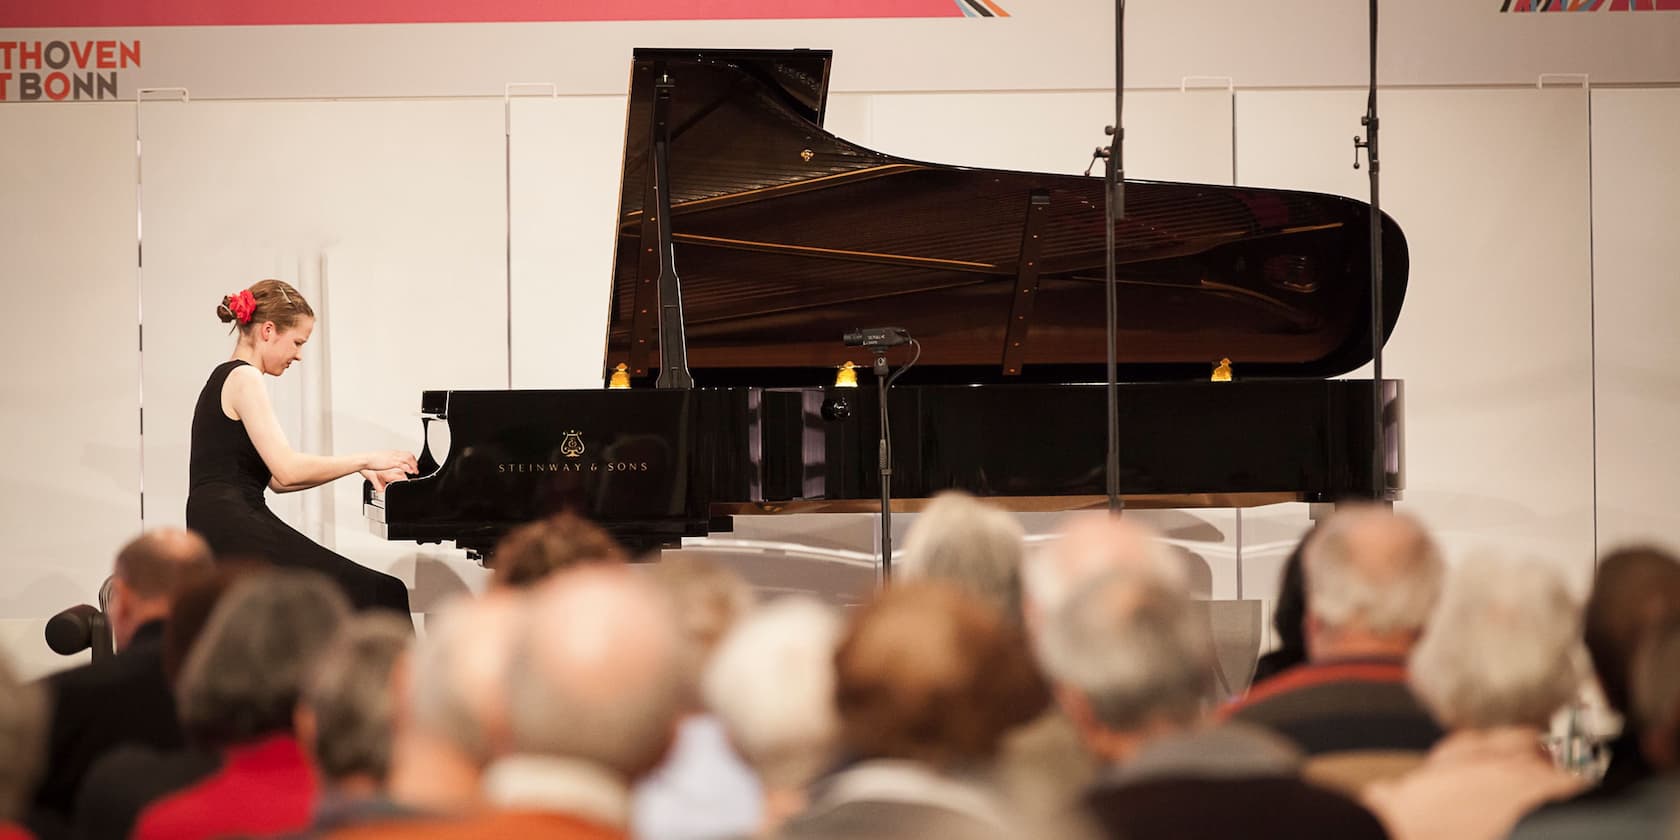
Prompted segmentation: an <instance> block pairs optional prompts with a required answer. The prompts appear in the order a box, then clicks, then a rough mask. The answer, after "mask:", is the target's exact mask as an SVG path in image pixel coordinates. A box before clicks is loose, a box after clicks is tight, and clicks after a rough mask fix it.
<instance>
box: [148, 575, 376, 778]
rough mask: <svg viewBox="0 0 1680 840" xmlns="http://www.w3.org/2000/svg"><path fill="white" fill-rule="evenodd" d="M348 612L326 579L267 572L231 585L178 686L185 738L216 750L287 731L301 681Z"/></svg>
mask: <svg viewBox="0 0 1680 840" xmlns="http://www.w3.org/2000/svg"><path fill="white" fill-rule="evenodd" d="M349 612H350V609H349V605H348V603H347V602H346V601H345V598H344V595H343V594H342V593H340V592H339V590H338V588H337V587H336V586H334V585H333V583H332V581H330V580H328V579H327V578H325V577H322V576H321V575H318V574H315V573H313V572H304V571H296V570H289V569H271V570H266V571H262V572H258V573H254V574H248V575H244V576H242V577H241V578H240V579H239V580H237V581H236V582H234V584H233V585H232V587H231V588H229V589H228V591H227V593H226V594H225V595H223V596H222V598H221V599H220V601H219V602H218V603H217V604H216V607H215V609H214V610H213V611H212V612H211V613H210V621H209V623H208V624H206V625H205V627H204V632H203V634H202V635H200V637H199V639H198V641H197V642H196V643H195V644H194V645H193V646H192V651H191V652H190V653H188V654H187V659H186V664H185V665H184V666H183V667H182V669H181V675H180V681H179V683H178V684H177V685H176V689H175V694H176V698H177V701H178V705H179V709H180V715H181V729H182V731H183V732H184V733H185V734H186V736H187V738H188V740H190V741H192V742H194V743H196V744H199V745H201V746H206V747H215V748H222V747H227V746H231V745H234V744H239V743H243V742H247V741H251V740H253V739H256V738H260V737H263V736H266V735H270V734H274V733H278V732H289V731H291V729H292V715H293V712H294V710H295V709H296V708H297V702H298V694H299V692H300V691H301V690H302V687H303V681H304V675H305V674H307V673H308V671H309V669H310V668H311V667H313V666H314V663H315V660H316V658H317V657H319V656H320V654H321V651H322V650H324V649H325V648H326V647H327V643H328V642H330V641H331V640H332V638H333V635H334V634H336V633H337V632H338V628H339V625H341V624H343V623H344V621H345V619H346V618H347V617H348V615H349Z"/></svg>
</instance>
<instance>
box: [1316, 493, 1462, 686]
mask: <svg viewBox="0 0 1680 840" xmlns="http://www.w3.org/2000/svg"><path fill="white" fill-rule="evenodd" d="M1302 562H1303V569H1304V571H1305V576H1306V578H1305V582H1306V593H1307V623H1308V626H1309V636H1312V637H1315V638H1309V639H1308V646H1309V648H1312V651H1311V653H1312V656H1313V657H1314V658H1322V657H1323V656H1327V655H1328V656H1343V655H1352V654H1362V653H1375V654H1383V653H1392V654H1397V655H1403V654H1404V653H1405V652H1406V651H1407V650H1408V649H1409V648H1410V646H1411V644H1412V643H1413V642H1415V641H1416V639H1417V636H1418V634H1419V633H1420V632H1421V631H1422V630H1423V625H1424V624H1425V622H1427V621H1428V620H1429V615H1430V613H1431V612H1432V611H1433V610H1434V608H1435V602H1436V601H1437V600H1438V599H1439V598H1440V594H1441V578H1442V576H1443V574H1444V568H1443V563H1442V561H1441V552H1440V550H1439V549H1437V548H1436V546H1435V541H1434V540H1432V539H1431V538H1430V536H1429V533H1428V532H1427V531H1425V530H1424V528H1423V525H1422V524H1420V523H1419V522H1418V521H1417V520H1416V519H1413V518H1412V517H1410V516H1406V515H1404V514H1397V513H1394V512H1393V511H1390V510H1388V509H1387V508H1385V507H1381V506H1376V505H1361V506H1356V507H1349V508H1344V509H1342V510H1340V511H1338V512H1337V513H1336V514H1335V515H1334V516H1332V517H1331V518H1330V519H1329V520H1327V521H1326V522H1325V523H1324V524H1323V525H1322V526H1320V527H1319V529H1318V531H1317V532H1315V533H1314V534H1313V535H1312V537H1311V538H1310V539H1309V540H1308V541H1307V545H1306V549H1305V552H1304V554H1303V555H1302ZM1339 637H1360V638H1364V639H1366V640H1368V641H1374V642H1380V643H1381V644H1380V646H1383V647H1386V648H1389V649H1386V650H1369V651H1344V650H1339V648H1340V644H1339V642H1338V641H1337V639H1338V638H1339Z"/></svg>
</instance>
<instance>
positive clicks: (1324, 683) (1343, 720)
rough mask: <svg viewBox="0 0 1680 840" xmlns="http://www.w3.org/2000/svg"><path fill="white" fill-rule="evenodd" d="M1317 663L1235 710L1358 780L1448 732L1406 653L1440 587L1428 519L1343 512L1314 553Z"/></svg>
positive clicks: (1308, 626) (1397, 764)
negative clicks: (1417, 692)
mask: <svg viewBox="0 0 1680 840" xmlns="http://www.w3.org/2000/svg"><path fill="white" fill-rule="evenodd" d="M1303 563H1304V571H1305V581H1306V596H1307V615H1306V621H1305V635H1306V641H1307V662H1306V664H1303V665H1298V666H1296V667H1294V668H1292V669H1290V670H1288V671H1285V672H1283V673H1282V674H1279V675H1278V676H1276V677H1273V678H1272V679H1270V680H1268V681H1267V682H1266V683H1264V684H1262V685H1260V686H1257V687H1256V688H1255V690H1253V691H1251V692H1249V694H1248V696H1247V697H1246V698H1244V699H1243V700H1242V701H1240V702H1239V703H1237V704H1236V705H1234V706H1232V707H1230V708H1228V709H1227V715H1228V717H1230V718H1231V719H1232V720H1238V721H1243V722H1245V723H1251V724H1255V725H1258V726H1263V727H1266V728H1268V729H1271V730H1272V731H1274V732H1276V733H1278V734H1280V735H1283V736H1284V737H1286V738H1288V739H1290V740H1291V741H1294V742H1295V743H1296V745H1297V746H1299V747H1300V748H1301V749H1302V750H1303V751H1305V752H1306V753H1307V754H1308V755H1309V756H1313V757H1315V758H1321V759H1322V760H1320V761H1317V762H1315V768H1314V772H1315V775H1316V774H1319V773H1322V775H1318V776H1317V777H1318V778H1321V779H1323V780H1325V781H1327V782H1330V783H1333V784H1337V785H1341V786H1344V787H1347V788H1350V789H1357V788H1359V787H1362V786H1363V784H1364V783H1365V782H1368V781H1371V780H1373V779H1376V778H1385V777H1388V776H1392V775H1395V774H1396V773H1400V772H1404V771H1405V770H1407V769H1409V768H1410V767H1411V766H1412V765H1414V764H1415V763H1416V762H1417V761H1418V760H1420V759H1421V757H1422V754H1423V753H1424V752H1426V751H1427V750H1428V749H1429V748H1430V747H1431V746H1432V745H1434V743H1435V742H1436V741H1437V740H1439V739H1440V737H1441V730H1440V727H1439V726H1437V725H1436V724H1435V722H1434V720H1433V719H1431V717H1430V716H1429V713H1428V712H1426V711H1425V710H1424V709H1423V707H1422V706H1421V705H1419V703H1418V701H1417V699H1416V698H1415V697H1414V696H1413V695H1412V692H1411V690H1410V689H1409V688H1408V687H1407V684H1406V657H1407V656H1408V655H1409V654H1410V653H1411V650H1412V647H1413V646H1414V645H1415V644H1416V643H1417V640H1418V637H1419V636H1420V635H1421V634H1422V632H1423V629H1424V625H1425V623H1426V622H1427V621H1428V620H1429V616H1430V614H1431V612H1432V611H1433V610H1434V608H1435V602H1436V600H1437V599H1438V598H1439V596H1440V591H1441V578H1442V574H1443V566H1442V561H1441V555H1440V552H1439V551H1438V550H1437V549H1436V547H1435V543H1434V541H1433V540H1432V539H1430V537H1429V535H1428V533H1426V532H1425V531H1424V529H1423V526H1422V525H1420V524H1419V523H1418V522H1417V520H1415V519H1412V518H1411V517H1409V516H1405V515H1403V514H1396V513H1393V512H1391V511H1389V510H1388V509H1386V508H1383V507H1378V506H1359V507H1353V508H1348V509H1343V510H1341V511H1338V512H1337V513H1336V514H1335V515H1334V516H1332V517H1331V518H1330V519H1329V520H1328V521H1326V522H1325V523H1324V524H1323V525H1322V526H1321V527H1320V528H1319V529H1318V531H1317V532H1316V533H1315V534H1313V536H1312V537H1311V539H1310V540H1309V541H1308V542H1307V545H1306V550H1305V554H1304V555H1303Z"/></svg>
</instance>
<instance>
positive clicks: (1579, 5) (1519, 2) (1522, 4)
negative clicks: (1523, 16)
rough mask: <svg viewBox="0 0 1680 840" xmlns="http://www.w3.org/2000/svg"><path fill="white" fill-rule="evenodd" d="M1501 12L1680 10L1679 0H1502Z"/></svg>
mask: <svg viewBox="0 0 1680 840" xmlns="http://www.w3.org/2000/svg"><path fill="white" fill-rule="evenodd" d="M1499 11H1501V12H1680V0H1502V2H1501V5H1500V7H1499Z"/></svg>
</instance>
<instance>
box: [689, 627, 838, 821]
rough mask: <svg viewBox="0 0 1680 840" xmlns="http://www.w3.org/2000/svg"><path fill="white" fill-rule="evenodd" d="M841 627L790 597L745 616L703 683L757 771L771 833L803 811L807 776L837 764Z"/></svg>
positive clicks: (705, 692)
mask: <svg viewBox="0 0 1680 840" xmlns="http://www.w3.org/2000/svg"><path fill="white" fill-rule="evenodd" d="M843 629H844V628H843V627H842V625H841V621H840V616H839V615H837V614H836V613H835V612H834V610H832V609H830V608H829V607H827V606H826V605H824V604H821V603H818V602H817V601H814V600H810V599H808V598H801V597H796V596H790V597H786V598H782V599H780V600H778V601H775V602H773V603H770V604H768V605H766V606H764V607H761V608H759V609H758V610H757V611H756V612H753V613H751V614H749V615H748V616H747V617H746V618H744V619H742V621H741V623H740V624H739V625H738V626H737V627H736V628H735V630H733V631H732V632H731V633H730V634H729V636H728V637H726V638H725V639H724V641H723V642H722V644H720V645H719V646H718V650H717V652H716V653H715V654H714V655H713V657H712V662H711V664H710V666H708V667H707V669H706V674H705V677H704V679H703V680H702V681H701V693H702V696H703V697H704V700H705V704H706V707H707V708H708V709H710V710H711V712H712V714H714V715H717V717H718V719H719V720H720V721H721V722H722V723H723V728H724V731H725V732H727V733H728V735H729V742H730V743H731V744H732V745H734V747H735V749H736V750H737V751H738V752H739V753H740V754H741V757H742V758H743V759H745V760H746V762H747V765H748V766H749V767H751V768H752V770H753V772H754V773H756V774H757V775H758V779H759V782H760V783H761V784H762V785H763V789H764V802H763V815H762V818H761V819H760V821H759V825H758V831H757V832H755V836H770V835H773V834H774V833H775V832H776V831H777V829H779V828H780V827H781V825H782V823H783V822H786V821H787V819H788V818H789V817H792V816H793V815H795V814H797V813H799V812H800V811H802V810H804V809H805V806H806V804H807V803H808V801H809V800H808V796H807V789H808V787H809V785H810V784H811V782H812V780H814V779H816V778H817V776H818V775H819V774H821V773H822V772H824V771H825V770H827V769H829V766H830V764H831V763H832V762H833V761H834V758H835V756H834V749H835V743H836V741H837V739H838V737H839V729H840V722H839V720H838V718H837V717H836V716H835V711H834V652H835V650H836V649H837V648H838V647H839V644H840V635H841V632H842V630H843Z"/></svg>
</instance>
